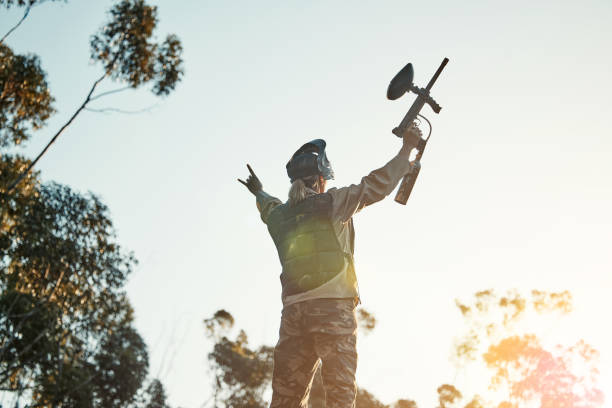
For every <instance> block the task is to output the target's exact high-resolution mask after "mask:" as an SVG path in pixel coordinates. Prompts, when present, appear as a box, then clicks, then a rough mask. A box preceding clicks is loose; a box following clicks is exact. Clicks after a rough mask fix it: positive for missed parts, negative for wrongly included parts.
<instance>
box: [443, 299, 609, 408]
mask: <svg viewBox="0 0 612 408" xmlns="http://www.w3.org/2000/svg"><path fill="white" fill-rule="evenodd" d="M456 304H457V307H458V308H459V311H460V312H461V314H462V315H463V317H464V318H465V320H466V322H467V324H468V333H467V334H466V335H464V336H463V337H462V338H461V339H460V340H459V341H458V342H457V344H456V347H455V360H456V362H457V364H458V365H459V366H461V367H467V365H468V364H470V363H478V362H480V361H483V362H484V363H485V364H486V366H487V367H488V368H489V369H490V370H491V376H490V379H489V381H488V382H489V384H488V385H489V387H490V388H491V389H493V390H496V391H497V392H498V395H502V396H504V395H505V397H503V398H502V399H501V400H499V401H497V402H496V403H494V406H496V407H498V408H516V407H521V406H530V404H533V403H536V404H539V406H540V407H542V408H553V407H581V408H598V407H601V406H602V404H603V393H602V391H601V390H600V389H598V388H597V374H598V371H597V367H596V364H597V357H598V353H597V351H596V350H595V349H593V348H592V347H591V346H589V345H588V344H587V343H585V342H584V341H579V342H578V343H577V344H575V345H573V346H569V347H567V346H561V345H558V346H556V347H555V348H554V349H546V348H545V347H544V346H543V345H542V342H541V341H540V339H539V338H538V337H537V336H536V335H535V334H533V333H521V332H520V331H519V330H518V327H517V326H518V323H519V322H520V321H521V319H522V318H524V317H525V316H527V315H528V314H531V315H538V314H543V313H547V314H551V313H558V314H561V315H564V314H568V313H570V312H571V310H572V297H571V294H570V293H569V292H567V291H565V292H546V291H538V290H533V291H531V293H529V294H526V295H525V294H521V293H519V292H517V291H508V292H507V293H505V294H501V295H500V294H497V293H495V292H494V291H492V290H486V291H481V292H478V293H476V295H475V296H474V299H473V300H472V301H471V302H470V303H463V302H459V301H457V302H456ZM481 359H482V360H481ZM458 398H460V397H458ZM440 406H441V407H443V405H442V403H441V405H440ZM483 406H484V402H483V400H482V398H481V397H479V396H475V397H474V398H473V399H472V400H471V401H470V402H469V403H467V405H465V408H478V407H483Z"/></svg>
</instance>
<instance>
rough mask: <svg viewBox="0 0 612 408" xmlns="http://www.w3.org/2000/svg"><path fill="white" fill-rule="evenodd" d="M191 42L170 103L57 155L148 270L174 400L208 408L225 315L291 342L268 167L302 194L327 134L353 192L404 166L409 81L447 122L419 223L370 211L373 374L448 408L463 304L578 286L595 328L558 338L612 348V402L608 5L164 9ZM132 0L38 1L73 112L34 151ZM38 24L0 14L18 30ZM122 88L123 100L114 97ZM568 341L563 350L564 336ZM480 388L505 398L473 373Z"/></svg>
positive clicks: (140, 277) (158, 361)
mask: <svg viewBox="0 0 612 408" xmlns="http://www.w3.org/2000/svg"><path fill="white" fill-rule="evenodd" d="M151 3H152V4H156V5H158V6H159V18H160V25H159V28H158V33H159V35H160V37H161V36H164V35H165V34H166V33H168V32H174V33H176V34H177V35H178V36H179V37H180V38H181V40H182V42H183V45H184V48H185V54H184V58H185V67H186V72H185V77H184V80H183V82H182V83H181V84H180V85H179V87H178V89H177V91H176V92H175V93H173V94H171V95H170V96H169V97H168V98H166V99H164V100H157V99H155V98H154V97H153V96H152V94H150V93H147V92H145V91H138V92H133V91H132V92H127V93H122V94H117V95H113V96H112V97H109V98H108V99H105V100H100V101H98V103H96V104H95V105H94V106H95V107H107V106H112V107H116V108H122V109H140V108H144V107H149V106H152V105H154V106H153V107H152V109H151V111H150V112H149V113H143V114H138V115H121V114H95V113H89V112H85V113H83V114H82V115H81V116H80V117H79V118H78V120H77V121H76V123H74V124H73V125H72V126H71V127H70V128H69V129H68V131H67V132H66V133H65V134H63V135H62V136H61V138H60V139H59V141H58V142H57V143H56V144H55V145H54V146H53V148H52V149H51V150H50V152H49V153H48V154H47V155H46V156H45V157H44V159H43V160H42V161H41V162H40V165H39V166H38V169H39V170H41V172H42V177H43V179H44V180H55V181H58V182H61V183H65V184H68V185H70V186H72V187H74V188H75V189H78V190H81V191H88V190H90V191H93V192H94V193H96V194H99V195H100V196H101V197H102V198H103V200H104V201H105V202H106V203H107V204H108V205H109V207H110V209H111V212H112V217H113V220H114V222H115V226H116V228H117V232H118V237H119V240H120V242H121V243H122V244H123V245H124V246H125V247H126V248H129V249H131V250H133V251H134V252H135V253H136V256H137V257H138V259H139V260H140V264H139V266H138V268H137V270H136V272H135V273H134V274H133V275H132V277H131V280H130V284H129V287H128V291H129V295H130V299H131V301H132V304H133V305H134V308H135V310H136V325H137V327H138V329H139V330H140V332H141V333H142V334H143V336H144V337H145V339H146V341H147V343H148V344H149V346H150V349H151V357H152V360H151V367H152V369H151V371H152V374H154V375H155V374H158V373H159V375H160V376H161V377H162V380H163V381H164V382H165V384H166V386H167V388H168V391H169V394H170V401H171V403H173V404H180V405H182V406H185V407H196V406H199V405H201V404H202V403H203V402H204V401H205V400H206V399H207V398H208V396H209V390H210V385H209V382H210V380H209V378H208V377H207V372H206V365H207V364H206V354H207V353H208V351H209V350H210V347H211V343H209V342H208V341H206V339H205V338H204V331H203V326H202V319H204V318H206V317H209V316H210V315H212V314H213V313H214V312H215V311H216V310H217V309H219V308H225V309H227V310H228V311H230V312H231V313H232V314H233V315H234V316H235V317H236V320H237V325H238V326H239V327H241V328H244V329H245V330H246V331H247V333H248V334H249V336H250V339H251V340H252V342H253V343H254V344H262V343H266V344H274V343H275V342H276V339H277V331H278V323H279V316H280V310H281V302H280V283H279V280H278V275H279V273H280V268H279V263H278V260H277V257H276V251H275V249H274V246H273V243H272V241H271V239H270V238H269V237H268V233H267V231H266V228H265V226H264V225H263V224H262V223H261V221H260V220H259V216H258V213H257V210H256V207H255V202H254V199H253V197H252V196H251V195H250V194H249V193H248V192H247V191H246V189H244V187H243V186H241V185H240V184H239V183H238V182H237V181H236V178H237V177H246V175H247V172H246V167H245V163H250V164H251V165H252V166H253V168H254V169H255V171H256V172H257V174H258V175H259V177H260V178H261V180H262V181H263V184H264V188H265V190H266V191H268V192H269V193H271V194H274V195H277V196H279V197H280V198H282V199H285V198H286V193H287V190H288V187H289V184H288V180H287V177H286V174H285V168H284V166H285V163H286V162H287V160H288V158H289V157H290V156H291V154H292V153H293V152H294V151H295V149H296V148H297V147H299V146H300V145H301V144H302V143H304V142H306V141H308V140H311V139H313V138H325V139H326V140H327V142H328V155H329V157H330V159H331V161H332V164H333V166H334V170H335V172H336V180H335V181H333V182H332V183H331V185H330V187H331V186H337V187H340V186H343V185H347V184H350V183H356V182H359V180H360V178H361V177H362V176H364V175H366V174H367V173H368V172H369V171H370V170H373V169H374V168H377V167H379V166H381V165H383V164H384V163H385V162H386V161H387V160H388V159H390V158H391V157H392V156H393V155H394V154H395V153H396V152H397V150H398V149H399V147H400V141H399V140H398V139H397V138H396V137H395V136H393V135H392V134H391V129H392V128H393V127H394V126H396V125H397V124H398V123H399V121H400V120H401V118H402V117H403V115H404V113H405V111H406V110H407V109H408V108H409V106H410V103H411V102H412V97H409V98H406V97H404V98H402V99H400V100H397V101H388V100H386V98H385V92H386V87H387V84H388V82H389V80H390V79H391V78H392V77H393V75H395V73H396V72H397V70H399V69H400V68H401V67H402V66H403V65H404V64H406V63H407V62H409V61H411V62H412V63H413V65H414V67H415V82H416V83H417V84H418V85H420V86H425V84H426V83H427V81H428V80H429V78H430V76H431V75H432V74H433V72H434V71H435V69H436V68H437V67H438V65H439V64H440V62H441V61H442V59H443V58H444V57H448V58H449V59H450V62H449V64H448V65H447V67H446V69H445V71H444V73H443V74H442V76H441V77H440V79H439V80H438V82H437V83H436V85H435V87H434V88H433V91H432V94H433V95H434V97H435V98H436V100H437V101H438V102H439V103H440V104H441V105H442V107H443V109H442V111H441V113H440V115H435V114H434V113H432V112H431V110H430V109H429V108H425V109H424V111H423V112H424V113H425V115H426V116H428V118H430V120H431V121H432V122H433V126H434V130H433V135H432V139H431V142H430V143H429V145H428V151H427V153H426V155H425V157H424V160H423V163H422V165H423V169H422V171H421V175H420V177H419V180H418V183H417V185H416V187H415V189H414V191H413V196H412V197H411V199H410V201H409V202H408V205H407V206H406V207H403V206H400V205H398V204H396V203H395V202H394V201H393V200H392V198H389V199H387V200H385V201H383V202H381V203H378V204H376V205H374V206H373V207H370V208H367V209H365V210H364V211H363V212H362V213H360V214H358V215H357V216H356V217H355V224H356V230H357V242H356V264H357V273H358V277H359V282H360V289H361V294H362V300H363V305H364V306H365V307H366V308H367V309H368V310H370V311H371V312H373V313H374V314H375V315H376V317H377V318H378V320H379V325H378V328H377V329H376V330H375V332H374V333H373V334H371V335H370V336H368V337H362V338H360V340H359V346H358V347H359V352H360V362H359V368H358V374H357V379H358V382H359V384H360V385H362V386H364V387H366V388H367V389H368V390H370V391H372V392H373V393H374V394H375V395H376V396H378V397H379V398H381V399H382V400H383V401H385V402H391V401H393V400H395V399H397V398H400V397H403V398H412V399H416V400H417V402H418V403H419V405H420V406H423V407H427V406H433V405H434V399H435V397H436V392H435V389H436V387H437V386H438V385H440V384H441V383H443V382H451V381H453V380H454V379H455V378H456V375H457V374H458V373H457V371H456V370H455V368H454V367H453V366H452V365H451V363H450V362H449V355H450V352H451V347H452V344H453V343H452V341H453V338H454V337H455V336H457V335H459V334H460V333H461V332H462V322H461V320H460V315H459V313H458V312H457V311H456V308H455V306H454V299H455V298H457V297H461V298H464V299H465V298H468V297H469V296H470V295H471V294H472V293H474V292H476V291H478V290H482V289H487V288H494V289H497V290H499V291H503V290H506V289H510V288H518V289H522V290H530V289H533V288H537V289H542V290H565V289H568V290H570V291H571V292H572V293H573V294H574V298H575V307H576V310H575V312H574V313H573V314H572V315H571V316H570V317H568V318H566V319H563V320H561V321H560V323H559V325H560V326H559V327H557V328H555V330H553V333H558V334H555V336H557V335H558V336H559V337H558V340H559V342H564V343H567V344H568V345H569V344H571V342H573V341H575V340H577V339H579V338H584V339H585V340H586V341H587V342H589V343H590V344H592V345H594V346H595V347H596V348H598V349H599V350H600V351H601V364H600V367H601V369H602V374H603V376H604V379H603V381H604V384H603V386H602V387H603V388H604V391H606V392H607V394H608V399H611V398H612V397H611V395H612V373H611V372H610V371H611V368H610V367H612V330H611V329H610V325H609V322H608V321H609V319H608V317H607V314H608V313H609V311H610V310H611V309H612V297H611V296H610V293H609V292H610V290H611V289H612V250H611V248H610V247H611V243H612V212H611V211H610V208H612V185H611V183H610V176H612V160H610V157H611V155H612V139H611V136H612V134H611V133H612V132H611V129H612V126H611V124H610V118H611V117H612V115H611V114H612V100H611V98H610V95H611V94H612V79H611V75H610V74H611V72H612V53H610V44H611V40H612V26H611V25H610V21H612V3H611V2H609V1H604V0H601V1H595V0H591V1H582V2H577V1H561V0H557V1H538V2H533V1H522V0H521V1H514V2H492V1H463V2H457V1H438V2H424V1H423V2H408V1H384V2H366V1H334V2H331V1H330V2H324V1H310V2H298V1H284V2H271V1H233V2H225V1H196V0H193V1H191V0H189V1H188V0H182V1H169V0H166V1H154V2H151ZM111 4H112V2H110V1H95V2H94V1H85V0H70V1H68V2H67V3H66V4H62V3H45V4H43V5H42V6H39V7H35V8H34V9H33V10H32V12H31V14H30V16H29V17H28V19H27V20H26V21H25V22H24V23H23V25H22V26H21V27H20V28H19V29H18V30H17V31H16V32H15V33H13V34H12V35H11V37H10V38H9V40H8V41H7V42H8V44H9V45H10V46H11V47H13V48H14V49H15V51H17V52H26V51H31V52H35V53H37V54H39V55H40V56H41V59H42V64H43V67H44V69H45V70H46V71H47V73H48V76H49V83H50V87H51V90H52V92H53V94H54V96H55V97H56V99H57V103H56V106H57V109H58V113H57V114H56V115H55V116H54V117H53V118H52V120H51V121H50V122H49V125H48V126H47V127H46V128H45V129H43V130H42V131H40V132H38V133H37V134H36V136H35V137H34V139H33V140H32V141H31V142H30V143H29V144H28V146H27V148H25V149H24V150H23V152H24V153H25V154H29V155H33V154H34V153H35V152H37V151H39V149H40V148H41V146H43V145H44V144H45V143H46V142H47V141H48V139H49V138H50V136H51V135H52V134H53V133H54V132H55V131H56V130H57V129H58V127H59V126H60V125H61V124H62V123H63V122H64V121H65V120H66V119H67V118H68V117H69V115H70V114H71V113H72V112H73V111H74V109H75V108H76V107H77V106H78V105H79V104H80V103H81V102H80V101H82V99H83V98H84V96H85V94H86V92H87V90H88V89H89V87H90V86H91V83H92V81H93V80H94V79H95V78H96V77H97V76H99V74H100V72H101V71H100V67H99V66H95V65H92V64H91V63H90V62H89V59H88V56H89V47H88V41H89V36H90V35H91V34H92V33H93V32H94V31H95V30H96V29H97V28H98V27H99V26H100V25H101V24H102V23H103V22H104V21H106V16H105V11H106V10H107V9H108V8H109V7H110V6H111ZM21 12H22V10H11V11H9V12H6V11H5V10H2V11H1V13H2V14H1V15H0V28H1V29H2V30H1V31H2V32H5V31H6V29H7V28H8V27H10V26H12V25H13V24H14V23H15V22H16V21H18V19H19V18H20V16H21ZM115 87H117V84H112V83H109V84H107V85H106V89H113V88H115ZM549 340H550V341H552V342H555V341H557V338H556V337H553V338H552V339H549ZM457 381H458V382H457V386H458V387H459V388H460V389H462V390H463V389H469V387H474V389H476V388H481V389H482V388H484V385H483V384H474V383H473V382H474V379H472V383H470V379H469V378H462V377H461V375H459V376H458V377H457Z"/></svg>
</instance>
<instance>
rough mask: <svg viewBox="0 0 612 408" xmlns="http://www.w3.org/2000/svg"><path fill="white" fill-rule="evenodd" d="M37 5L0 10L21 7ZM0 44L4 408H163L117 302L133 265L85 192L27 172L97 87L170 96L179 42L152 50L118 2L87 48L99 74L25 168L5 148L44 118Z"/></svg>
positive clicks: (125, 1)
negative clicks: (116, 85)
mask: <svg viewBox="0 0 612 408" xmlns="http://www.w3.org/2000/svg"><path fill="white" fill-rule="evenodd" d="M43 2H44V0H3V1H1V0H0V5H2V6H5V7H7V8H8V7H12V6H25V7H26V8H27V9H26V13H25V14H24V17H23V18H22V20H21V21H23V19H25V17H27V15H28V12H29V10H30V8H31V7H33V6H34V5H37V4H41V3H43ZM21 21H20V22H19V23H18V24H17V25H16V26H14V27H13V28H11V30H9V32H8V33H6V34H5V36H4V37H3V38H2V40H0V149H2V153H1V154H0V190H2V191H0V272H1V273H0V393H2V394H3V396H5V397H6V396H7V395H8V396H10V398H11V399H12V402H11V403H10V405H12V406H20V405H22V404H24V403H25V404H28V405H29V406H39V407H55V406H78V407H109V406H112V407H122V406H123V407H127V406H142V407H151V408H153V407H166V406H167V404H166V401H165V400H166V397H165V392H164V389H163V386H162V384H161V383H160V382H159V381H158V380H155V379H152V380H147V374H148V364H149V363H148V353H147V348H146V345H145V343H144V341H143V339H142V338H141V336H140V335H139V334H138V332H137V331H136V330H135V328H134V324H133V323H134V322H133V320H134V318H133V310H132V308H131V306H130V303H129V301H128V299H127V297H126V294H125V292H124V286H125V283H126V279H127V277H128V275H129V274H130V273H131V271H132V269H133V268H134V266H135V265H136V259H135V258H134V256H133V254H131V253H129V252H127V251H125V250H124V249H123V248H122V247H121V246H120V245H119V244H118V243H117V241H116V237H115V234H114V230H113V224H112V221H111V219H110V216H109V211H108V208H107V207H106V206H105V205H104V203H103V202H102V201H101V200H100V199H99V198H98V197H97V196H96V195H94V194H91V193H88V194H81V193H79V192H76V191H74V190H72V189H71V188H69V187H68V186H64V185H60V184H57V183H45V184H42V183H41V182H40V181H39V175H38V173H36V172H31V171H30V169H31V168H32V166H33V165H34V163H35V162H36V160H38V158H40V157H41V156H42V154H44V152H45V151H46V150H47V148H48V147H49V146H50V144H51V143H53V141H54V140H55V139H56V138H57V137H58V136H59V135H60V134H61V133H62V132H63V130H64V129H66V128H67V127H68V126H69V125H70V123H72V121H73V120H74V119H75V118H76V116H77V115H78V114H79V113H80V112H81V111H82V110H84V109H87V106H88V104H89V103H90V102H92V101H94V100H98V99H100V98H102V97H104V96H106V95H108V94H111V93H115V92H120V91H122V90H124V89H126V87H124V88H120V89H116V90H113V91H108V92H103V93H99V94H94V91H95V90H96V89H97V86H98V85H99V84H100V83H101V82H102V81H103V80H105V79H107V78H108V79H110V80H114V81H119V82H123V83H124V84H126V85H127V88H138V87H141V86H142V85H144V84H152V91H153V93H154V94H155V95H158V96H165V95H167V94H168V93H170V92H171V91H172V90H173V89H174V87H175V85H176V83H178V81H180V78H181V76H182V60H181V57H180V55H181V44H180V42H179V40H178V39H177V38H176V36H174V35H169V36H168V37H167V38H166V40H165V41H164V42H162V43H160V44H156V43H154V42H153V41H152V38H153V37H152V36H153V31H154V28H155V26H156V24H157V9H156V8H155V7H151V6H148V5H146V3H144V1H142V0H122V1H119V2H118V3H117V4H116V5H115V6H114V7H113V8H112V9H111V11H110V21H109V22H108V23H107V24H106V25H105V26H103V27H102V28H101V29H100V31H99V32H98V33H97V34H95V35H94V36H93V37H92V39H91V49H92V59H94V60H95V61H98V62H99V63H101V65H102V66H103V74H101V76H100V77H99V78H98V79H97V80H96V81H95V82H94V83H93V85H92V87H91V88H90V91H89V93H88V95H87V96H86V98H85V100H84V102H83V104H82V105H81V106H80V107H79V108H78V109H77V110H76V111H75V113H74V114H73V115H72V117H71V118H70V119H69V120H68V121H67V122H66V123H65V124H64V125H63V126H62V127H61V128H60V129H59V130H58V131H57V132H56V133H55V135H54V136H53V138H52V139H51V141H50V142H49V144H48V145H47V147H46V148H45V149H44V150H43V151H42V152H41V154H40V155H39V156H38V157H37V158H36V160H34V161H29V160H28V159H26V158H24V157H22V156H19V155H14V154H6V151H4V149H8V148H12V147H14V146H17V145H20V144H23V143H24V142H26V141H27V140H29V139H30V138H31V137H32V135H33V134H34V133H36V132H37V131H38V130H39V129H41V128H42V127H43V126H44V125H45V123H46V121H47V119H48V118H49V117H50V115H52V114H53V113H54V112H55V109H54V107H53V102H54V99H53V97H52V95H51V93H50V91H49V89H48V86H47V82H46V74H45V72H44V71H43V69H42V67H41V62H40V60H39V58H38V57H37V56H36V55H33V54H28V55H19V54H18V53H15V52H14V51H13V50H12V49H10V47H8V46H7V45H6V44H4V40H5V38H6V37H7V36H8V35H9V34H10V33H11V32H12V31H13V30H14V29H15V28H17V27H18V26H19V24H20V23H21Z"/></svg>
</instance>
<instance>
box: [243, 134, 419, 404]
mask: <svg viewBox="0 0 612 408" xmlns="http://www.w3.org/2000/svg"><path fill="white" fill-rule="evenodd" d="M420 138H421V131H420V130H419V129H418V128H417V127H416V126H415V125H414V124H413V125H412V126H411V127H410V128H409V129H408V131H407V132H406V133H405V135H404V137H403V145H402V148H401V149H400V151H399V153H397V155H395V157H393V158H392V159H391V160H390V161H389V162H388V163H387V164H386V165H384V166H383V167H381V168H379V169H377V170H374V171H373V172H371V173H370V174H369V175H367V176H365V177H363V178H362V179H361V182H360V183H359V184H357V185H355V184H352V185H350V186H348V187H342V188H331V189H329V190H328V191H327V192H326V191H325V185H326V182H327V180H330V179H333V178H334V172H333V170H332V168H331V164H330V162H329V160H328V159H327V156H326V154H325V146H326V144H325V141H324V140H322V139H316V140H313V141H311V142H309V143H306V144H305V145H303V146H302V147H300V148H299V149H298V150H297V151H296V152H295V154H294V155H293V156H292V157H291V159H290V160H289V163H287V174H288V175H289V179H290V180H291V188H290V189H289V198H288V200H287V202H285V203H283V202H282V201H281V200H279V199H278V198H275V197H272V196H271V195H269V194H267V193H266V192H264V191H263V189H262V184H261V182H260V181H259V179H258V178H257V176H256V175H255V173H254V172H253V170H252V169H251V167H250V166H249V165H248V164H247V167H248V169H249V172H250V173H251V174H250V176H249V177H248V178H247V180H246V181H243V180H240V179H238V181H240V182H241V183H242V184H244V185H245V186H246V187H247V188H248V189H249V191H250V192H251V193H253V194H254V195H255V197H256V200H257V208H258V209H259V212H260V214H261V219H262V220H263V222H264V223H265V224H266V225H267V227H268V231H269V233H270V235H271V236H272V240H273V241H274V244H275V245H276V249H277V250H278V256H279V258H280V262H281V265H282V273H281V275H280V280H281V284H282V302H283V310H282V315H281V323H280V330H279V339H278V343H277V344H276V347H275V349H274V373H273V378H272V391H273V393H272V403H271V405H270V407H271V408H298V407H299V408H306V407H308V397H309V394H310V388H311V386H312V380H313V377H314V374H315V372H316V369H317V368H318V365H319V364H320V362H322V367H321V374H322V377H323V384H324V388H325V395H326V407H327V408H353V407H354V406H355V396H356V392H357V387H356V384H355V371H356V369H357V351H356V335H357V321H356V316H355V307H356V306H357V304H358V303H359V291H358V288H357V277H356V275H355V268H354V265H353V247H354V239H355V232H354V229H353V220H352V217H353V215H354V214H356V213H357V212H359V211H360V210H361V209H363V208H364V207H366V206H368V205H370V204H373V203H375V202H377V201H380V200H382V199H383V198H384V197H386V196H387V195H389V194H391V192H392V191H393V189H394V188H395V186H396V185H397V184H398V182H399V181H400V180H401V179H402V177H403V176H404V175H405V174H407V173H408V172H409V171H410V170H411V166H412V163H411V162H410V161H409V157H410V152H411V151H412V149H413V148H415V147H416V146H417V145H418V143H419V140H420Z"/></svg>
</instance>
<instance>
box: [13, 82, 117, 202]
mask: <svg viewBox="0 0 612 408" xmlns="http://www.w3.org/2000/svg"><path fill="white" fill-rule="evenodd" d="M107 75H108V73H104V75H102V76H101V77H100V78H98V79H97V80H96V81H95V82H94V83H93V85H92V87H91V89H90V90H89V93H88V94H87V97H86V98H85V101H84V102H83V103H82V104H81V106H79V108H78V109H77V110H76V112H74V114H73V115H72V117H71V118H70V119H69V120H68V122H66V123H64V125H63V126H62V127H61V128H60V130H58V131H57V133H56V134H55V135H54V136H53V138H51V140H50V141H49V143H47V145H46V146H45V148H44V149H43V150H42V152H40V153H39V154H38V156H36V159H34V161H33V162H32V163H30V165H29V166H28V168H27V169H26V170H25V171H24V172H23V173H21V175H20V176H19V177H18V178H17V180H15V181H14V182H13V183H12V184H11V185H10V186H9V187H8V188H7V189H6V191H5V194H9V193H10V192H11V191H12V190H13V189H14V188H15V187H16V186H17V184H19V182H20V181H21V180H23V179H24V177H25V176H27V174H28V173H29V172H30V170H32V167H34V165H35V164H36V163H37V162H38V160H40V158H41V157H42V156H43V155H44V154H45V153H46V152H47V150H48V149H49V147H51V145H52V144H53V142H55V141H56V140H57V138H58V137H59V135H61V134H62V132H63V131H64V130H65V129H66V128H67V127H68V126H69V125H70V124H71V123H72V121H73V120H74V119H75V118H76V117H77V116H78V115H79V113H81V111H82V110H83V109H85V107H86V106H87V104H88V103H89V102H90V101H91V95H92V94H93V92H94V91H95V89H96V87H97V86H98V85H99V84H100V82H102V80H103V79H104V78H106V77H107Z"/></svg>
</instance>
